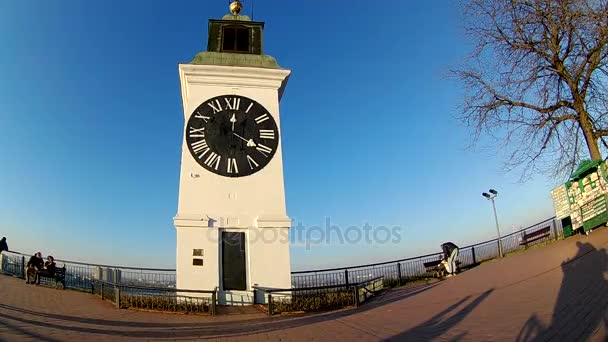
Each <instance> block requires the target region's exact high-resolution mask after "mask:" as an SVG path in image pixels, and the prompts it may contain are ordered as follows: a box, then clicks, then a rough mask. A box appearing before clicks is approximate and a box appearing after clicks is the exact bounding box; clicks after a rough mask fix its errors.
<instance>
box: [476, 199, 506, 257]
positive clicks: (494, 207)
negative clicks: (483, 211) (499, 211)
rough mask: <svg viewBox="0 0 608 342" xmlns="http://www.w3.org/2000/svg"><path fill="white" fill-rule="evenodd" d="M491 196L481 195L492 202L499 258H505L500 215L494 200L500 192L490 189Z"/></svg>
mask: <svg viewBox="0 0 608 342" xmlns="http://www.w3.org/2000/svg"><path fill="white" fill-rule="evenodd" d="M488 192H489V194H488V193H486V192H484V193H482V194H481V195H482V196H483V197H485V198H487V199H488V200H491V201H492V209H494V220H495V221H496V235H497V236H498V256H499V257H501V258H502V257H503V254H502V241H500V229H499V228H498V215H496V204H494V198H495V197H496V196H498V191H496V190H494V189H490V190H489V191H488Z"/></svg>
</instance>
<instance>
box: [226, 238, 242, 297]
mask: <svg viewBox="0 0 608 342" xmlns="http://www.w3.org/2000/svg"><path fill="white" fill-rule="evenodd" d="M245 262H246V259H245V233H235V232H222V280H223V285H224V286H223V287H224V290H246V289H247V273H246V266H245Z"/></svg>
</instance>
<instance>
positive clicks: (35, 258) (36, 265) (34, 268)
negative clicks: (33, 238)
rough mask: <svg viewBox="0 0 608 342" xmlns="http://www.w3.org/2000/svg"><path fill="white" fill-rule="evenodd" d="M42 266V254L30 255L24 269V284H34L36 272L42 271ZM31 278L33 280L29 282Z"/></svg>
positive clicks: (36, 276)
mask: <svg viewBox="0 0 608 342" xmlns="http://www.w3.org/2000/svg"><path fill="white" fill-rule="evenodd" d="M43 264H44V260H42V253H40V252H37V253H36V254H34V255H32V257H31V258H30V260H29V261H28V262H27V266H26V268H25V283H26V284H34V283H35V282H36V281H37V280H38V279H37V278H38V271H39V270H41V269H42V265H43ZM31 277H34V280H32V281H30V278H31Z"/></svg>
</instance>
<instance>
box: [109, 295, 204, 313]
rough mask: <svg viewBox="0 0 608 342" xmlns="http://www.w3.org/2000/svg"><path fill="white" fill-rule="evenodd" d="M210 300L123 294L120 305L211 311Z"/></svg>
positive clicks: (138, 307) (147, 308) (198, 311)
mask: <svg viewBox="0 0 608 342" xmlns="http://www.w3.org/2000/svg"><path fill="white" fill-rule="evenodd" d="M209 301H210V299H208V298H193V297H177V296H146V295H132V294H124V295H123V294H121V296H120V307H121V308H125V309H126V308H136V309H146V310H158V311H180V312H196V313H210V309H209V307H210V305H209Z"/></svg>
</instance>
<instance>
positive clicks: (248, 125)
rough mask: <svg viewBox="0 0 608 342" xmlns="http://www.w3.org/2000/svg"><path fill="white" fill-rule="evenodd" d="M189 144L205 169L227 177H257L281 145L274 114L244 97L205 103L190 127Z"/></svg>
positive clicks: (196, 111)
mask: <svg viewBox="0 0 608 342" xmlns="http://www.w3.org/2000/svg"><path fill="white" fill-rule="evenodd" d="M185 134H186V144H187V145H188V149H189V150H190V154H192V157H194V160H196V162H197V163H199V164H200V165H201V166H202V167H204V168H205V169H207V170H208V171H211V172H213V173H215V174H218V175H221V176H226V177H243V176H248V175H251V174H254V173H256V172H258V171H260V170H261V169H263V168H264V166H266V165H267V164H268V163H269V162H270V160H271V159H272V157H273V156H274V154H275V152H276V150H277V147H278V145H279V130H278V129H277V124H276V122H275V121H274V119H273V118H272V115H270V114H269V113H268V111H267V110H266V109H265V108H264V107H263V106H262V105H261V104H259V103H257V102H256V101H254V100H252V99H249V98H247V97H244V96H238V95H222V96H218V97H214V98H212V99H209V100H207V101H205V102H203V103H202V104H201V105H200V106H198V108H196V109H195V110H194V112H193V113H192V115H191V116H190V119H188V123H187V125H186V132H185Z"/></svg>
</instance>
